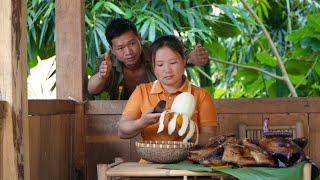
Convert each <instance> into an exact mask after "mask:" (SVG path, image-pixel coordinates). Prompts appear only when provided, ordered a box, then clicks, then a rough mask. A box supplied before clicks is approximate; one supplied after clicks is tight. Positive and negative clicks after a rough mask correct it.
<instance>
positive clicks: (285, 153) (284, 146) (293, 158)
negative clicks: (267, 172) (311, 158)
mask: <svg viewBox="0 0 320 180" xmlns="http://www.w3.org/2000/svg"><path fill="white" fill-rule="evenodd" d="M259 145H260V146H261V147H262V148H264V149H265V150H267V151H268V152H269V153H270V154H271V155H272V156H273V157H274V158H275V159H279V160H280V161H281V162H283V163H284V164H285V165H286V166H292V165H294V164H296V163H299V162H301V161H303V160H304V159H305V154H304V152H303V150H302V148H301V147H299V146H298V145H297V144H296V143H294V142H293V141H292V140H291V139H289V138H285V137H281V136H276V137H269V138H266V137H263V138H262V139H260V140H259Z"/></svg>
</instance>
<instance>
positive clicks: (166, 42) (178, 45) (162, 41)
mask: <svg viewBox="0 0 320 180" xmlns="http://www.w3.org/2000/svg"><path fill="white" fill-rule="evenodd" d="M162 47H168V48H170V49H171V50H173V51H175V52H177V53H179V54H180V56H181V57H182V59H185V57H184V49H183V45H182V42H181V41H180V40H179V39H178V38H177V37H176V36H174V35H165V36H161V37H160V38H158V39H157V40H155V41H154V42H153V43H152V44H151V47H150V51H151V60H152V66H154V63H155V62H154V61H155V56H156V53H157V51H158V50H159V49H160V48H162Z"/></svg>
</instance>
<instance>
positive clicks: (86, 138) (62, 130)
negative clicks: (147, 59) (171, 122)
mask: <svg viewBox="0 0 320 180" xmlns="http://www.w3.org/2000/svg"><path fill="white" fill-rule="evenodd" d="M125 103H126V101H89V102H87V103H86V104H75V103H73V102H71V101H65V100H29V105H28V106H29V120H30V166H31V178H32V179H46V178H48V177H54V179H70V178H72V177H74V176H75V175H79V174H77V173H75V172H74V171H75V169H77V168H78V169H79V168H80V170H82V172H83V173H84V174H82V175H86V179H96V165H97V164H100V163H111V162H112V161H113V160H114V158H115V157H122V158H124V160H126V161H136V160H138V159H139V157H138V155H137V153H136V151H135V146H134V142H135V141H136V140H137V138H139V137H137V138H134V139H128V140H123V139H120V138H119V137H118V136H117V123H118V120H119V118H120V116H121V113H122V110H123V108H124V106H125ZM3 104H5V103H0V113H1V108H2V107H4V105H3ZM215 104H216V107H217V112H218V133H219V134H223V133H230V132H233V133H238V125H239V124H241V123H242V124H247V125H262V121H263V119H264V118H265V117H269V118H270V123H271V125H273V126H278V125H292V124H295V123H296V122H297V121H300V122H302V124H303V130H304V135H305V136H306V137H308V139H309V145H308V147H307V148H306V149H305V151H306V153H307V154H308V155H310V156H311V157H312V159H313V160H315V161H316V162H317V163H320V154H319V153H317V150H318V149H320V142H319V141H317V137H320V108H319V107H320V98H290V99H289V98H276V99H225V100H216V101H215ZM0 125H1V115H0ZM0 127H1V126H0ZM72 168H75V169H72Z"/></svg>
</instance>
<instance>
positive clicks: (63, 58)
mask: <svg viewBox="0 0 320 180" xmlns="http://www.w3.org/2000/svg"><path fill="white" fill-rule="evenodd" d="M84 3H85V1H82V0H80V1H79V0H68V1H66V0H56V19H55V22H56V35H57V39H56V40H57V41H56V61H57V68H56V69H57V82H58V83H57V97H58V98H61V99H67V98H68V97H69V96H71V97H72V98H75V99H76V100H79V101H83V100H84V99H85V96H84V89H85V88H86V87H84V86H85V85H84V84H85V83H84V80H85V78H86V76H85V45H84V40H85V34H84V30H85V26H84Z"/></svg>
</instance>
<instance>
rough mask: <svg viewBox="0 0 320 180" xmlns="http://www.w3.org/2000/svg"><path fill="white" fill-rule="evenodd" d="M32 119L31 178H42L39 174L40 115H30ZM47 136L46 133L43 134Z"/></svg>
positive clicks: (36, 179) (34, 179)
mask: <svg viewBox="0 0 320 180" xmlns="http://www.w3.org/2000/svg"><path fill="white" fill-rule="evenodd" d="M29 121H30V131H29V132H30V179H32V180H40V179H39V176H38V174H39V173H40V172H41V167H40V154H41V146H40V139H41V134H40V130H41V128H40V116H29ZM43 136H46V135H43Z"/></svg>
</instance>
